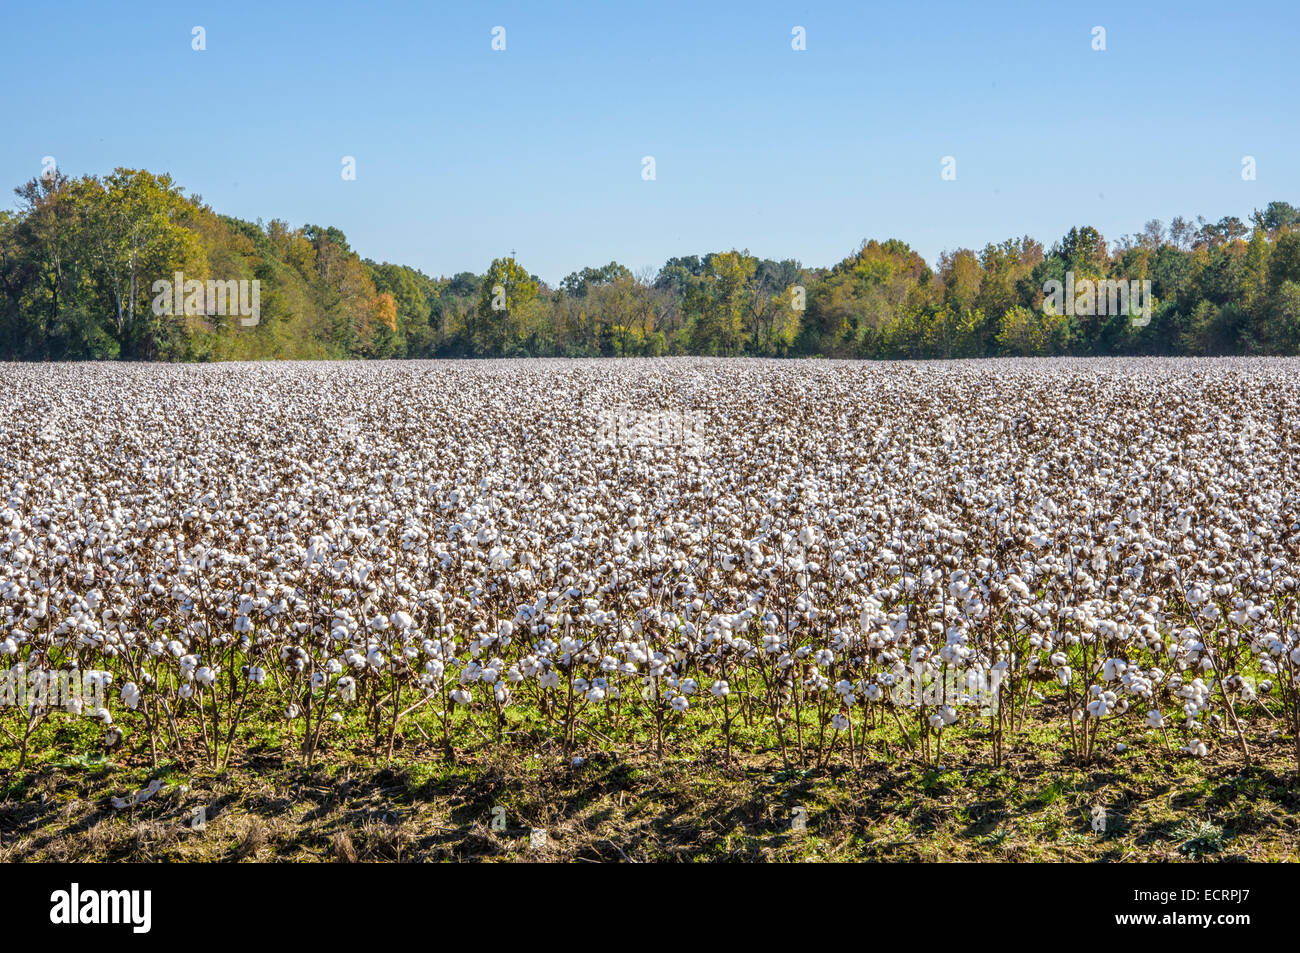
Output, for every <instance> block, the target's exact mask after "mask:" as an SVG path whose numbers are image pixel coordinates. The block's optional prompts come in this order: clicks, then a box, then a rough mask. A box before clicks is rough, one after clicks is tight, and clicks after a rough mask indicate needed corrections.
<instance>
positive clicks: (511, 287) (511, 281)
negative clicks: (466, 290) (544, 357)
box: [470, 258, 538, 354]
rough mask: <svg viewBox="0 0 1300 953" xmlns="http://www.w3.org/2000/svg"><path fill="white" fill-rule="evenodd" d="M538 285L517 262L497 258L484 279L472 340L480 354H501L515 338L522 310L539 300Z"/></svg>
mask: <svg viewBox="0 0 1300 953" xmlns="http://www.w3.org/2000/svg"><path fill="white" fill-rule="evenodd" d="M537 289H538V281H537V279H536V278H534V277H532V276H531V275H529V274H528V272H527V271H525V270H524V269H523V268H521V267H520V266H519V263H518V262H516V261H515V260H514V258H497V259H494V260H493V262H492V265H491V267H489V268H488V270H487V274H486V275H484V276H483V284H482V287H481V289H480V291H479V299H478V309H477V312H476V318H477V320H476V321H475V323H474V326H473V328H471V330H470V338H471V340H472V342H473V344H474V345H475V347H476V349H477V350H478V352H479V353H481V354H501V353H503V351H504V350H505V346H506V342H507V341H508V340H510V338H511V337H512V336H513V332H514V330H515V326H514V325H513V324H512V322H513V321H514V320H516V319H517V318H518V317H520V310H521V309H522V308H523V307H524V306H525V305H527V304H528V303H529V302H530V301H532V300H533V299H534V298H535V297H537Z"/></svg>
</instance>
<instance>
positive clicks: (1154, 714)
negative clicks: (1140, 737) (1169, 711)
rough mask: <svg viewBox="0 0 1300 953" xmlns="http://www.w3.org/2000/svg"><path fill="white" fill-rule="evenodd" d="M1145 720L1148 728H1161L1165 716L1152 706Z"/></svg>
mask: <svg viewBox="0 0 1300 953" xmlns="http://www.w3.org/2000/svg"><path fill="white" fill-rule="evenodd" d="M1146 720H1147V727H1148V728H1163V727H1164V724H1165V716H1164V715H1162V714H1160V711H1159V710H1158V709H1156V708H1152V709H1151V710H1150V711H1148V712H1147V719H1146Z"/></svg>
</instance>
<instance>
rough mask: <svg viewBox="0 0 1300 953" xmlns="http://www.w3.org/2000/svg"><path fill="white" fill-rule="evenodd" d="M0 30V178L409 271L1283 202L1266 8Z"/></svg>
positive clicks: (212, 11)
mask: <svg viewBox="0 0 1300 953" xmlns="http://www.w3.org/2000/svg"><path fill="white" fill-rule="evenodd" d="M3 18H4V21H5V22H4V33H5V35H6V36H5V54H6V55H5V63H4V75H5V78H6V81H7V86H8V89H7V93H8V96H7V99H8V101H9V104H10V108H9V109H8V110H6V116H5V120H4V134H3V138H0V182H2V183H3V184H4V185H5V188H6V195H9V194H10V193H8V191H7V190H8V188H10V187H12V186H16V185H18V184H19V183H20V182H22V181H25V180H27V179H30V178H31V177H33V176H34V175H37V174H39V172H40V168H41V161H42V158H43V157H44V156H47V155H51V156H54V157H55V158H56V160H57V162H58V164H59V167H60V168H61V169H62V170H63V171H65V172H67V173H69V174H71V175H80V174H83V173H96V174H103V173H106V172H109V171H111V170H112V169H113V168H114V167H117V166H127V167H135V168H140V167H143V168H148V169H150V170H153V171H159V172H162V171H166V172H170V173H171V174H172V175H173V176H174V177H175V178H176V179H177V181H178V182H179V183H180V184H182V185H183V186H185V187H186V188H187V190H188V191H189V192H191V193H198V194H200V195H201V196H202V197H203V198H204V200H205V201H207V202H208V203H209V204H211V205H212V206H213V207H214V208H215V209H217V210H218V211H221V212H225V213H228V214H232V215H237V216H239V217H242V218H248V219H257V218H262V219H264V220H270V219H272V218H281V219H284V220H286V221H288V222H290V223H291V224H294V225H301V224H305V223H309V222H310V223H315V224H320V225H334V226H337V227H338V228H340V229H342V230H343V231H344V232H345V233H346V234H347V236H348V239H349V241H350V242H351V244H352V246H353V248H355V249H356V250H357V251H358V252H360V253H361V254H362V255H363V256H366V257H370V258H374V259H376V260H380V261H385V260H386V261H393V262H399V263H402V264H408V265H413V266H415V267H418V268H420V269H422V270H423V271H425V272H427V273H429V274H432V275H435V276H436V275H446V274H452V273H455V272H458V271H476V272H482V271H483V270H484V269H485V268H486V267H487V265H488V264H489V262H490V261H491V259H492V258H493V257H496V256H499V255H501V254H503V253H507V252H509V250H511V249H515V250H517V253H518V257H519V260H520V262H521V263H522V264H523V265H525V266H526V267H528V268H529V269H530V270H531V271H533V272H534V273H536V274H538V275H540V276H541V277H542V278H544V279H545V280H547V281H548V282H551V283H553V284H554V283H558V281H559V279H561V278H562V277H563V276H564V275H565V274H567V273H568V272H570V271H573V270H575V269H577V268H580V267H582V266H584V265H598V264H603V263H605V262H608V261H610V260H611V259H613V260H617V261H620V262H622V263H623V264H625V265H627V266H628V267H630V268H632V269H633V270H638V269H641V268H652V269H653V268H657V267H658V266H659V265H661V264H662V263H663V262H664V260H665V259H666V258H668V257H669V256H672V255H682V254H693V253H704V252H708V251H715V250H720V249H729V248H732V247H736V248H748V249H749V250H750V251H751V252H753V253H754V254H757V255H761V256H764V257H772V258H787V257H789V258H797V259H799V260H800V261H802V262H803V263H804V264H805V265H829V264H832V263H834V262H835V261H838V260H839V259H840V258H842V257H844V256H845V255H846V254H848V253H850V252H852V251H853V250H854V249H855V248H856V246H857V245H858V243H859V242H861V241H862V239H864V238H880V239H884V238H890V237H896V238H901V239H903V240H904V241H906V242H908V243H909V244H911V245H912V247H914V248H915V249H917V250H918V251H919V252H920V253H921V254H922V255H924V256H925V257H926V259H927V260H929V261H931V262H932V263H933V262H934V261H935V259H936V257H937V256H938V254H939V252H940V251H942V250H945V249H955V248H958V247H963V246H970V247H976V248H979V247H982V246H983V245H984V244H985V243H986V242H988V241H997V240H1001V239H1004V238H1010V237H1013V236H1018V235H1022V234H1026V233H1028V234H1031V235H1033V236H1034V237H1036V238H1039V239H1040V240H1042V241H1044V242H1045V243H1047V244H1050V243H1051V242H1052V241H1054V240H1056V239H1057V238H1059V237H1060V236H1061V235H1062V234H1063V233H1064V232H1065V231H1067V230H1068V229H1069V227H1070V226H1071V225H1076V224H1091V225H1095V226H1096V227H1098V228H1099V229H1100V230H1101V231H1102V233H1103V234H1105V235H1106V236H1107V237H1108V238H1114V237H1118V236H1119V235H1121V234H1124V233H1129V232H1135V231H1137V230H1139V229H1140V228H1141V227H1142V224H1143V223H1144V222H1145V221H1146V220H1147V219H1149V218H1153V217H1156V218H1160V219H1163V220H1164V221H1165V222H1166V223H1167V222H1168V221H1169V219H1170V218H1172V217H1173V216H1175V215H1178V214H1182V215H1184V216H1187V217H1189V218H1194V217H1195V216H1196V215H1198V214H1201V215H1204V216H1206V218H1209V219H1211V220H1216V219H1218V218H1220V217H1222V216H1224V215H1238V216H1241V217H1242V218H1243V219H1245V218H1246V216H1247V215H1248V214H1249V213H1250V211H1251V210H1252V209H1254V208H1256V207H1261V208H1262V207H1263V206H1264V205H1265V204H1266V203H1267V202H1268V201H1270V200H1273V199H1283V200H1286V201H1290V202H1292V203H1294V204H1300V127H1298V124H1297V118H1296V110H1297V97H1296V90H1297V82H1296V79H1295V75H1294V68H1295V60H1296V49H1297V41H1298V40H1300V5H1297V4H1296V3H1295V2H1294V0H1288V2H1272V0H1258V2H1254V0H1252V2H1250V3H1237V4H1230V5H1225V4H1222V3H1221V2H1219V3H1208V2H1199V0H1193V2H1187V0H1181V2H1151V3H1143V2H1133V0H1130V2H1125V3H1108V2H1090V3H1078V2H1059V3H1057V2H1053V3H1042V2H1037V3H998V2H991V3H972V2H969V0H963V2H923V0H914V2H911V3H905V4H896V3H889V4H881V3H864V2H862V0H854V2H842V3H841V2H834V3H821V4H815V3H803V2H794V3H769V2H762V0H748V2H739V3H705V2H680V3H679V2H675V0H671V2H670V0H663V2H655V3H640V4H637V3H622V2H602V3H563V4H561V3H551V2H540V0H533V2H527V3H475V4H465V5H455V6H452V5H446V4H440V3H428V2H425V3H382V2H376V3H361V2H350V3H319V2H318V3H272V2H261V3H248V4H244V3H185V2H180V3H159V4H145V3H139V4H131V3H112V4H109V3H102V2H71V3H65V4H60V5H59V7H58V12H57V14H55V13H51V12H48V11H47V12H41V9H40V8H38V7H33V6H27V7H24V8H21V10H20V9H19V8H18V7H10V9H9V10H8V11H7V12H6V13H5V14H3ZM196 25H199V26H202V27H204V29H205V30H206V45H207V49H206V50H204V51H202V52H196V51H194V50H192V49H191V29H192V27H193V26H196ZM498 25H499V26H504V27H505V28H506V49H505V51H504V52H497V51H493V50H492V48H491V42H492V35H491V31H492V28H493V27H494V26H498ZM796 25H797V26H802V27H804V28H805V30H806V36H807V49H806V50H805V51H802V52H795V51H794V50H792V49H791V30H792V28H793V27H794V26H796ZM1094 26H1103V27H1104V28H1105V29H1106V47H1107V48H1106V50H1105V51H1104V52H1096V51H1094V50H1093V49H1092V48H1091V31H1092V28H1093V27H1094ZM345 155H351V156H354V157H355V159H356V172H357V175H356V180H355V181H344V180H343V178H342V176H341V175H340V172H341V169H342V157H343V156H345ZM647 155H650V156H654V158H655V165H656V179H655V181H645V180H643V179H642V176H641V168H642V165H641V159H642V157H643V156H647ZM949 155H950V156H953V157H954V158H955V159H956V171H957V178H956V180H955V181H943V180H942V179H941V177H940V163H941V160H942V157H944V156H949ZM1246 155H1251V156H1254V157H1255V160H1256V169H1257V178H1256V180H1255V181H1243V179H1242V176H1241V162H1242V157H1243V156H1246ZM3 204H4V205H5V206H8V205H11V204H12V201H11V200H10V201H6V202H4V203H3Z"/></svg>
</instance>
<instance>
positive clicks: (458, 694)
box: [451, 688, 474, 705]
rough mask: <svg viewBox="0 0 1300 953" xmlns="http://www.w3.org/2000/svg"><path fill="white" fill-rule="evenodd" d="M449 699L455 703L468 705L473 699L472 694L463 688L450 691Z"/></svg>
mask: <svg viewBox="0 0 1300 953" xmlns="http://www.w3.org/2000/svg"><path fill="white" fill-rule="evenodd" d="M451 700H452V701H454V702H455V703H456V704H457V705H469V704H470V703H471V702H472V701H473V700H474V696H473V695H471V694H470V693H469V692H467V691H465V689H463V688H458V689H456V690H455V691H453V692H452V693H451Z"/></svg>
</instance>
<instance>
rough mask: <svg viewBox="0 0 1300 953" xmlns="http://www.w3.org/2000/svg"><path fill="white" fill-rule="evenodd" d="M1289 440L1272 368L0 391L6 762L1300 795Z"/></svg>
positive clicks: (1125, 363)
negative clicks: (464, 762)
mask: <svg viewBox="0 0 1300 953" xmlns="http://www.w3.org/2000/svg"><path fill="white" fill-rule="evenodd" d="M1298 428H1300V362H1297V361H1288V360H1248V359H1225V360H1195V361H1193V360H1165V359H1150V360H1115V361H1106V360H1078V361H1073V360H1058V361H1042V362H1038V361H1032V360H1026V361H992V362H985V361H981V362H956V363H927V364H910V363H885V364H877V363H839V362H780V361H762V360H725V361H724V360H712V359H672V360H643V361H613V360H609V361H579V360H574V361H524V360H521V361H499V362H494V361H488V362H389V363H364V364H363V363H279V364H226V365H212V366H192V365H191V366H184V365H170V366H162V365H116V364H114V365H109V364H94V365H91V364H75V365H72V364H65V365H0V441H2V445H3V448H4V450H3V455H2V456H0V534H2V535H0V669H3V670H4V681H3V682H0V692H3V694H4V699H3V700H4V702H5V704H4V705H3V707H0V730H2V731H3V735H0V745H3V746H5V747H11V748H12V750H14V751H16V752H18V759H19V763H21V762H22V761H25V760H27V759H29V758H31V757H32V756H33V754H34V753H36V748H37V746H38V745H40V744H47V745H54V746H58V745H60V744H62V745H65V746H68V750H67V751H65V752H63V753H64V754H70V753H73V752H72V749H73V748H74V747H75V742H74V741H69V740H67V739H68V738H69V737H74V738H78V737H85V735H86V733H87V732H89V731H91V730H92V729H93V732H94V737H95V739H96V743H97V744H99V745H102V746H103V748H104V749H107V750H115V751H117V752H118V753H120V754H125V753H132V754H133V755H134V756H136V757H138V758H142V759H151V760H152V761H153V762H154V763H157V761H158V760H159V759H162V758H173V759H179V760H181V761H183V762H184V761H188V762H191V763H206V764H209V765H211V766H221V765H224V764H226V763H227V761H228V759H229V757H230V755H231V752H232V751H236V750H238V748H239V746H240V744H241V739H243V738H245V737H246V736H247V735H248V733H249V732H254V731H258V730H260V729H261V728H263V727H265V726H271V725H273V726H275V727H276V730H277V731H278V732H279V733H280V734H279V735H278V737H282V738H284V739H286V740H285V754H286V757H294V758H301V759H303V760H305V761H312V760H313V759H315V758H319V757H321V756H322V752H324V751H327V750H330V749H331V747H332V746H338V745H342V744H344V743H346V744H347V745H348V746H350V747H352V748H356V747H357V746H361V747H363V748H365V750H367V751H369V752H370V753H371V754H372V755H373V757H374V758H375V759H376V760H383V759H386V758H391V757H392V756H393V752H394V747H395V744H398V743H399V741H400V739H404V738H407V737H410V738H412V739H416V740H418V741H419V742H421V743H424V744H426V745H428V746H431V747H432V749H433V750H437V749H442V750H444V751H445V752H447V753H448V754H453V753H454V752H455V751H456V750H457V749H459V748H461V747H463V746H466V745H485V744H490V745H500V746H505V747H511V746H515V747H519V748H521V749H527V748H528V747H529V746H530V745H538V744H548V745H561V746H564V747H565V749H566V750H570V751H574V750H577V749H578V748H580V747H586V748H590V747H592V746H594V747H600V748H607V749H613V750H620V749H628V750H633V749H634V750H638V751H643V752H649V753H653V754H656V755H660V756H667V755H669V754H671V752H672V750H673V749H674V747H675V746H679V745H683V744H686V743H687V742H688V741H689V742H690V743H692V744H696V745H701V746H707V747H710V748H712V749H713V750H715V751H717V752H718V753H719V755H720V756H724V757H731V756H734V755H735V754H736V753H737V749H741V748H745V747H746V746H751V747H752V746H754V745H756V744H759V743H760V742H759V741H756V740H755V739H763V738H767V739H769V741H768V742H767V744H768V749H767V750H768V751H769V752H770V753H771V756H772V757H773V758H775V759H777V760H779V761H780V762H781V763H784V764H785V765H788V766H790V765H800V766H804V767H812V766H817V765H827V764H832V763H834V764H840V765H859V764H863V763H866V762H867V761H869V760H870V759H872V758H873V757H875V756H876V754H877V753H878V751H879V750H880V748H881V746H882V745H884V744H890V745H893V747H894V750H895V751H896V752H898V753H901V754H902V755H903V756H905V757H910V758H915V759H918V760H921V761H926V762H937V761H942V760H943V759H945V758H951V757H956V756H957V755H956V754H955V753H954V748H953V745H952V742H953V741H954V740H955V739H959V738H960V739H962V740H963V747H962V748H961V755H960V756H961V757H963V758H971V757H978V758H980V759H983V760H986V761H987V762H988V763H991V764H995V765H996V764H999V763H1001V759H1002V758H1003V756H1004V751H1005V750H1006V747H1007V746H1008V745H1010V744H1012V743H1014V739H1015V737H1016V735H1017V733H1018V732H1024V731H1026V730H1030V729H1032V728H1034V727H1036V726H1039V727H1041V726H1044V725H1049V726H1054V727H1055V728H1056V729H1057V730H1059V731H1060V733H1061V737H1062V738H1064V739H1065V743H1066V744H1067V745H1068V746H1069V754H1070V756H1071V757H1073V758H1075V759H1077V761H1078V762H1079V763H1085V764H1086V763H1089V762H1092V761H1094V760H1095V759H1097V758H1099V757H1104V756H1110V755H1111V753H1112V752H1115V751H1123V750H1127V749H1133V748H1149V749H1152V750H1155V751H1159V752H1163V753H1164V756H1167V757H1169V758H1198V757H1204V756H1206V755H1207V754H1209V753H1211V752H1216V751H1217V752H1218V753H1220V754H1222V755H1224V756H1228V757H1231V758H1233V759H1235V760H1238V761H1240V762H1241V763H1242V764H1247V763H1250V762H1251V760H1252V758H1255V757H1258V752H1259V751H1260V749H1261V748H1263V747H1267V748H1270V749H1271V750H1276V751H1282V752H1289V753H1290V754H1288V757H1295V758H1297V759H1298V760H1300V744H1298V743H1297V740H1296V739H1297V735H1298V734H1300V611H1298V609H1297V602H1296V600H1297V585H1298V583H1297V575H1300V565H1298V564H1297V563H1298V560H1300V556H1298V554H1297V547H1298V546H1300V514H1298V513H1297V499H1298V493H1297V488H1296V486H1297V484H1296V480H1295V473H1294V461H1295V458H1296V453H1297V446H1300V429H1298ZM61 725H72V726H74V727H77V728H79V729H80V730H81V734H80V735H75V734H74V735H73V736H69V735H68V734H67V733H66V732H65V733H60V732H57V731H53V730H52V728H57V727H59V726H61Z"/></svg>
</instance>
